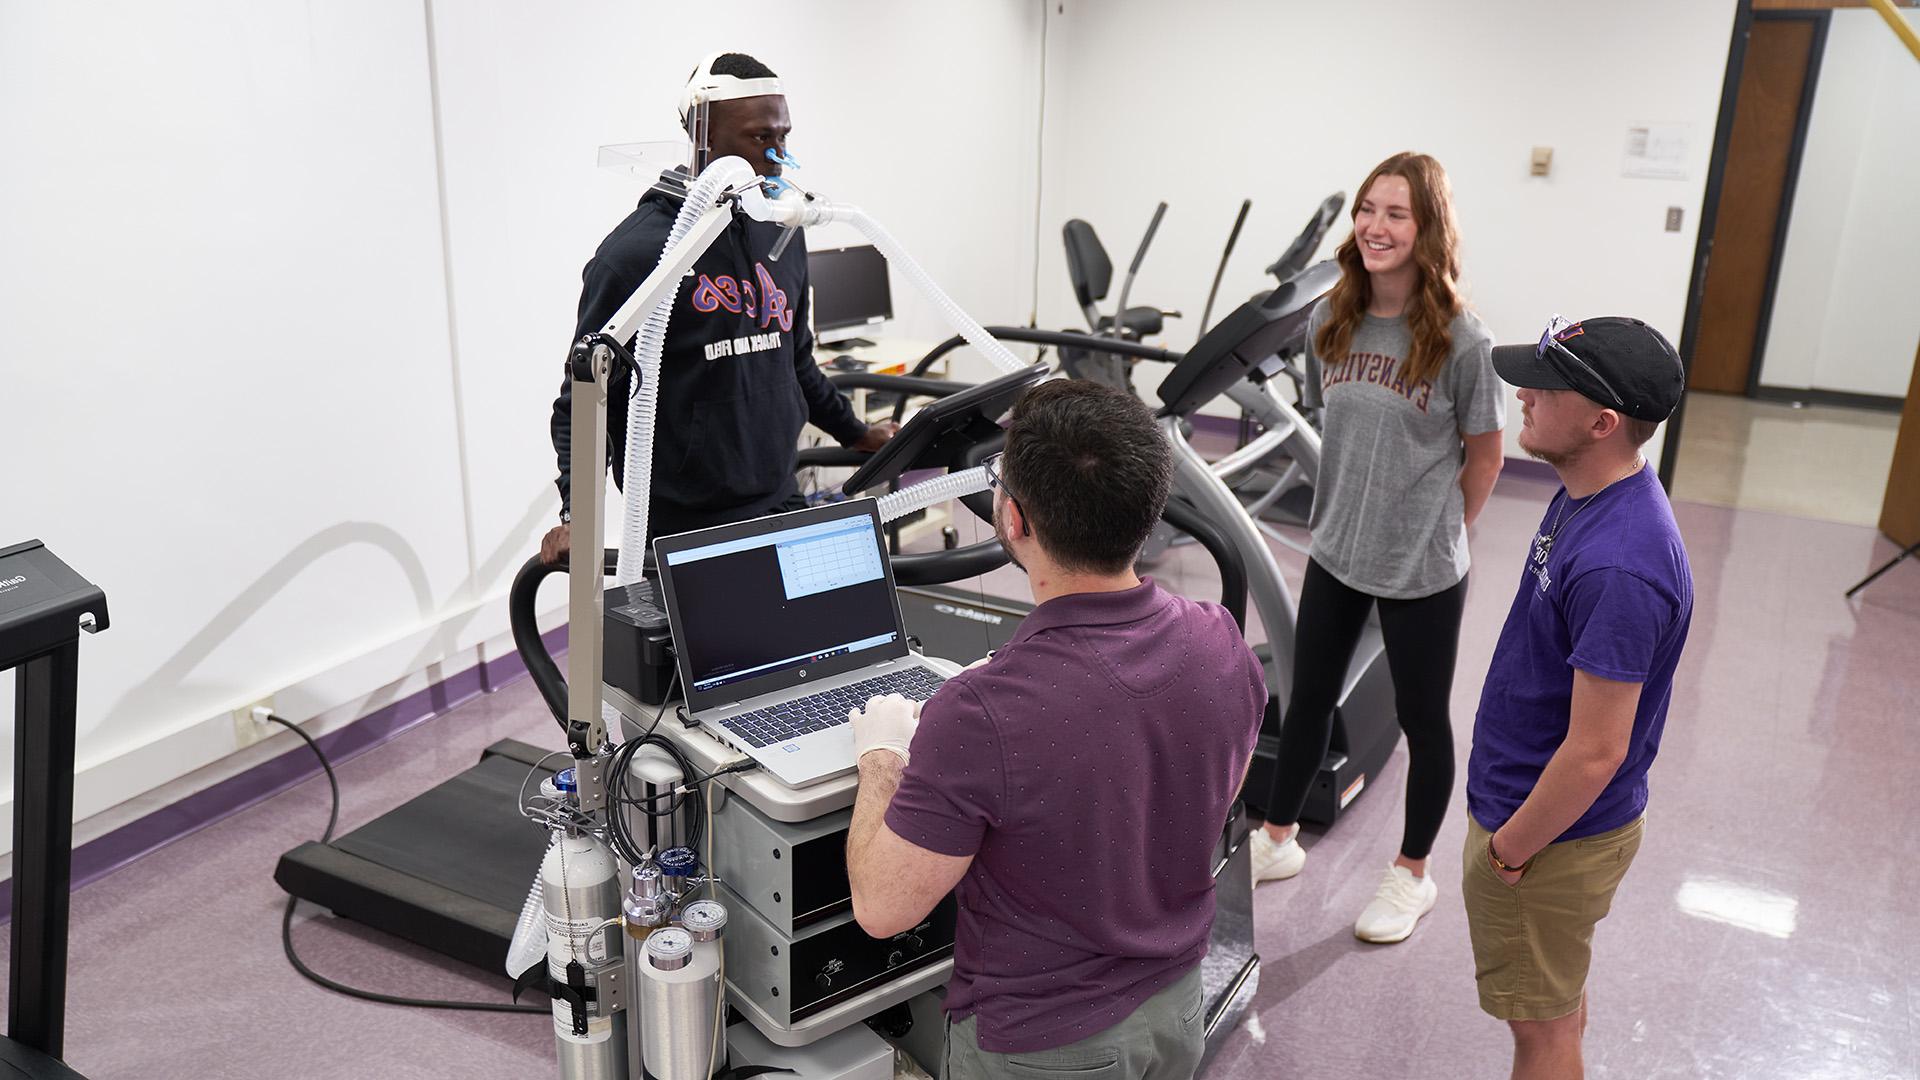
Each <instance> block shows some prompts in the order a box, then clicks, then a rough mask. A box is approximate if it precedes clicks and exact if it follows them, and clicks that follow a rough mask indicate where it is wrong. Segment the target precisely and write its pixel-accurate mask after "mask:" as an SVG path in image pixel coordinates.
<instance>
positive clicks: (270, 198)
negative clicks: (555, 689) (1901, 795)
mask: <svg viewBox="0 0 1920 1080" xmlns="http://www.w3.org/2000/svg"><path fill="white" fill-rule="evenodd" d="M793 15H794V12H793V9H792V8H791V6H790V5H775V4H772V3H762V4H744V5H738V4H737V5H734V7H732V8H730V9H729V14H728V18H727V19H725V20H724V21H723V20H706V21H705V22H704V23H700V22H696V23H692V24H686V23H683V22H680V21H675V22H673V23H672V24H671V33H667V32H663V29H664V28H666V27H668V25H669V24H667V23H664V22H663V17H662V16H661V14H660V13H658V12H654V11H652V10H651V9H648V8H645V7H644V6H643V5H633V4H616V3H612V2H602V3H598V4H593V5H565V6H554V5H546V6H528V5H523V4H511V3H506V2H504V0H502V2H495V3H490V4H485V5H476V4H464V3H463V4H446V3H441V4H434V5H431V6H430V7H429V6H428V5H427V4H425V3H415V4H394V3H381V2H373V0H362V2H359V3H336V4H324V5H317V6H315V5H305V4H299V3H294V2H292V0H260V2H249V3H240V2H229V3H218V2H214V0H203V2H200V3H195V4H172V5H165V6H164V9H163V8H159V7H154V6H152V5H141V4H132V3H119V4H108V3H96V4H85V5H59V6H54V5H38V4H31V3H28V2H26V0H0V207H4V208H5V210H4V217H0V252H5V258H4V259H0V417H3V419H0V460H4V461H5V462H7V463H8V464H9V466H10V467H9V468H8V470H7V488H8V490H7V493H6V497H5V499H4V501H0V542H11V541H13V540H16V539H23V538H26V537H30V536H37V537H40V538H42V539H44V540H45V541H46V542H47V543H48V545H49V546H50V547H51V548H53V549H54V550H55V551H56V552H57V553H59V554H60V555H61V556H62V557H64V558H65V559H67V560H68V561H69V562H70V563H71V564H72V565H73V566H75V567H76V568H77V569H79V570H80V571H81V572H82V573H84V574H86V575H87V576H88V577H90V578H91V579H92V580H94V581H95V582H97V583H99V584H100V585H101V586H102V587H104V588H105V589H106V591H107V594H108V597H109V603H110V605H111V608H112V613H113V627H112V629H111V630H110V631H109V632H107V633H106V634H103V635H100V636H98V637H95V638H89V639H88V640H87V642H86V644H85V645H84V646H83V657H82V661H81V663H82V680H81V701H80V732H81V750H80V776H79V780H78V790H77V797H76V802H77V807H76V811H77V816H79V817H83V818H84V817H86V816H88V815H91V814H94V813H96V812H99V811H102V810H104V809H106V808H109V807H112V806H114V805H115V804H117V803H121V802H123V801H125V800H129V799H132V798H134V797H136V796H138V795H139V794H140V793H141V792H144V791H148V790H151V789H153V788H155V787H158V786H161V785H165V784H167V783H169V782H170V781H174V780H176V779H177V778H180V777H184V776H187V775H188V774H190V773H191V774H193V776H195V777H196V778H199V780H200V781H202V782H211V781H212V780H214V779H217V778H218V776H217V775H213V774H212V773H211V772H210V771H209V770H208V769H207V768H203V767H205V766H208V765H209V763H219V764H221V765H225V764H229V763H231V764H234V767H236V768H237V767H238V763H241V762H244V761H250V760H254V759H256V758H257V757H258V754H257V753H253V752H251V751H250V752H249V753H248V754H243V755H238V756H233V755H234V749H235V741H236V740H235V735H234V731H233V726H232V723H231V721H230V719H229V717H228V716H227V711H228V710H230V709H233V708H236V707H239V706H242V705H244V704H246V703H248V702H251V701H253V700H256V699H259V698H262V697H266V696H269V695H272V696H273V697H274V703H275V706H276V708H277V709H278V710H279V711H280V712H282V713H283V714H285V715H288V716H290V717H291V718H294V719H306V718H308V717H314V716H322V717H323V720H322V726H326V725H328V724H337V723H340V722H344V721H346V720H350V719H352V718H353V717H354V716H357V715H359V714H360V713H362V712H364V711H366V710H367V709H368V708H373V707H377V706H378V705H379V704H383V703H384V702H385V701H387V700H390V699H392V698H393V697H394V696H397V695H399V694H401V693H404V692H406V691H408V690H410V689H412V688H417V686H418V685H419V684H420V683H421V682H422V681H424V680H425V679H427V678H431V677H433V676H434V675H436V674H449V673H451V672H452V671H455V670H458V669H459V668H461V667H465V666H468V665H469V664H470V663H472V662H473V661H474V660H477V659H479V658H481V657H484V656H486V655H489V654H494V653H497V652H498V650H500V649H502V648H504V647H510V646H504V645H503V644H502V643H501V640H500V639H501V636H502V634H503V633H504V631H505V629H506V614H505V602H504V594H505V590H506V587H507V583H508V581H509V579H510V577H511V575H512V573H513V571H514V570H515V569H516V568H517V566H518V565H519V564H520V562H521V561H523V560H524V559H525V557H526V556H527V555H528V554H530V553H532V551H533V550H534V548H535V545H536V542H537V539H538V537H539V535H540V533H541V532H542V531H544V530H545V528H546V527H547V526H548V524H549V523H550V522H551V521H552V520H553V513H554V511H555V509H556V508H557V506H558V501H557V499H556V497H555V496H554V494H553V488H552V484H551V480H552V475H553V460H552V451H551V449H550V448H549V446H548V443H547V435H546V430H547V429H546V416H547V408H548V403H549V402H550V400H551V398H552V396H553V393H554V391H555V390H556V389H557V388H558V385H559V382H558V380H559V376H560V367H559V363H560V360H561V357H562V356H563V355H564V350H565V346H566V342H567V338H568V336H569V334H570V333H571V329H572V324H573V318H574V306H575V302H576V299H577V296H578V288H579V271H580V267H581V265H582V264H583V263H584V262H585V261H586V259H587V257H588V256H589V255H590V254H591V253H592V250H593V248H594V246H595V245H596V244H597V243H598V241H599V239H600V238H601V236H603V235H604V234H605V233H606V232H607V231H608V230H609V229H611V228H612V227H613V225H614V224H615V223H617V222H618V221H619V219H620V218H621V217H622V216H623V215H624V214H625V213H626V211H627V210H628V209H630V208H631V206H632V204H633V202H634V201H635V200H636V199H637V198H638V196H639V194H640V191H641V190H642V188H643V186H644V185H643V184H642V183H641V182H640V181H637V180H633V179H630V178H622V177H617V176H614V175H613V174H609V173H605V172H601V171H599V170H597V169H596V168H595V165H594V160H595V148H596V146H598V145H600V144H602V143H611V142H621V141H630V140H633V139H637V138H644V137H649V136H659V135H668V134H671V132H672V130H673V123H674V118H673V114H672V107H671V103H672V101H673V98H674V94H675V92H676V89H677V87H678V85H679V84H680V83H681V82H682V81H683V80H684V78H685V76H686V73H687V72H688V71H689V70H691V68H692V66H693V64H694V62H695V61H696V60H697V59H698V57H699V56H700V55H701V54H702V53H704V52H706V51H709V50H711V49H716V48H721V47H729V48H741V49H744V50H746V51H750V52H755V53H757V54H759V55H761V57H762V58H763V59H764V60H766V61H767V62H768V63H770V64H771V65H772V66H774V67H775V68H776V70H779V71H780V72H781V74H782V75H783V76H785V77H786V79H787V81H788V85H789V88H790V96H791V99H792V107H793V112H794V117H795V123H796V133H795V142H794V148H795V152H796V153H797V154H798V155H799V156H800V159H801V160H802V161H803V162H804V163H806V164H807V165H808V166H809V167H808V168H807V169H805V170H803V171H802V172H801V173H800V174H799V175H798V177H797V178H798V179H800V180H801V181H802V182H803V183H808V184H810V185H811V186H817V187H819V188H821V189H824V190H826V191H827V192H829V193H831V194H833V195H835V196H837V197H841V198H845V199H850V200H853V201H858V202H862V203H864V204H865V205H866V206H867V207H868V208H869V209H870V210H872V211H873V212H874V214H875V215H876V216H877V217H879V218H880V219H881V220H882V221H885V222H886V223H887V224H888V225H889V227H890V228H891V229H892V230H893V231H894V232H895V233H896V235H898V236H899V238H900V239H901V241H902V242H903V243H905V244H906V245H907V246H908V247H909V249H911V250H913V251H914V252H915V253H916V254H917V255H918V256H919V257H920V258H921V260H922V261H923V262H924V263H926V264H927V265H928V267H929V268H930V269H931V270H932V271H933V272H934V274H935V276H936V277H938V278H939V279H940V280H941V281H942V282H943V283H945V284H946V285H947V286H948V287H949V288H950V289H951V290H952V291H953V293H954V294H955V295H956V296H957V297H958V298H959V299H960V301H961V302H962V303H963V304H965V305H966V306H968V307H969V308H972V309H975V310H980V311H1002V310H1009V309H1017V310H1021V311H1024V310H1025V308H1026V304H1027V300H1026V298H1027V297H1028V296H1029V295H1030V290H1031V262H1030V258H1029V256H1030V252H1031V244H1030V241H1029V240H1028V239H1027V238H1029V237H1030V236H1031V232H1032V214H1033V209H1032V208H1033V200H1034V185H1035V183H1036V182H1037V171H1036V167H1035V163H1034V130H1035V124H1036V123H1037V83H1036V79H1037V71H1038V66H1039V65H1038V61H1039V53H1038V49H1039V35H1038V27H1039V8H1038V6H1037V5H1035V4H1033V3H1029V2H1025V0H999V2H996V3H992V4H973V5H965V6H959V5H941V4H935V3H932V2H930V0H918V2H915V3H911V4H903V3H886V2H882V0H841V2H836V3H820V4H812V5H809V6H808V8H807V10H806V17H805V19H804V20H799V21H796V20H795V19H794V17H793ZM723 23H724V25H723ZM430 27H431V30H430ZM729 27H730V28H731V29H728V28H729ZM956 57H973V58H976V59H977V60H979V61H980V62H977V63H965V64H958V63H949V61H950V59H952V58H956ZM435 71H437V73H438V81H437V83H436V81H435V79H434V78H433V74H434V72H435ZM436 95H437V105H438V110H439V127H440V131H441V134H442V136H443V139H442V140H441V142H440V144H439V145H440V146H441V147H442V148H443V150H444V184H443V182H442V170H441V169H440V168H439V166H438V163H437V162H436V138H435V135H436V132H435V127H436V111H435V108H436ZM443 187H444V192H443V190H442V189H443ZM956 223H964V224H959V225H957V224H956ZM443 224H444V232H443ZM1010 250H1011V251H1015V252H1016V253H1017V254H1018V258H1016V259H1013V260H1010V259H1009V258H1008V257H1007V252H1008V251H1010ZM1010 266H1011V269H1009V267H1010ZM897 300H898V303H897V306H898V308H899V310H900V313H901V319H900V323H901V332H902V333H912V334H916V335H918V336H925V337H940V336H945V335H944V331H943V330H941V329H939V328H937V327H935V326H934V324H933V320H932V319H931V318H930V316H929V312H928V311H927V309H926V308H925V307H924V305H923V304H922V303H921V302H920V301H919V300H918V298H917V297H908V296H906V295H904V294H902V295H901V296H899V297H898V298H897ZM556 591H557V590H556ZM555 599H556V601H557V600H558V599H559V597H558V596H557V595H556V597H555ZM0 682H4V683H5V685H4V686H0V709H3V710H4V712H3V713H0V715H3V716H4V717H5V718H6V719H5V720H4V721H0V723H4V724H7V725H8V726H10V724H11V716H12V708H11V695H12V685H11V680H0ZM282 738H283V739H288V740H290V738H291V737H290V736H283V737H282ZM289 745H291V743H290V742H289ZM0 746H4V747H5V748H6V749H5V750H0V769H4V773H0V775H4V777H5V778H6V781H7V782H10V779H11V776H12V770H11V764H10V762H9V761H7V760H5V759H4V758H5V756H6V755H10V753H11V734H10V732H0ZM196 770H198V771H197V772H196ZM9 786H10V785H9ZM10 806H11V803H10V800H9V801H8V809H9V810H10ZM7 835H10V832H0V837H4V836H7Z"/></svg>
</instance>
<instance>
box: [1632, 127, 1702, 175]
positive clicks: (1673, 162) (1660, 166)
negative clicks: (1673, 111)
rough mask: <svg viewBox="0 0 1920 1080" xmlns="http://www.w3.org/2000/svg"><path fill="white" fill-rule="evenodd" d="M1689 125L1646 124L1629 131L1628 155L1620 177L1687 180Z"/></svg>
mask: <svg viewBox="0 0 1920 1080" xmlns="http://www.w3.org/2000/svg"><path fill="white" fill-rule="evenodd" d="M1689 135H1690V132H1689V129H1688V125H1686V124H1646V125H1644V126H1640V127H1630V128H1628V129H1627V152H1626V157H1625V159H1624V160H1623V162H1622V164H1621V166H1620V175H1622V176H1631V177H1637V178H1640V179H1645V180H1685V179H1686V178H1687V141H1688V138H1689Z"/></svg>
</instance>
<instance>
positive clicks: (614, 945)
mask: <svg viewBox="0 0 1920 1080" xmlns="http://www.w3.org/2000/svg"><path fill="white" fill-rule="evenodd" d="M540 903H541V906H542V908H543V909H544V911H545V913H546V922H547V974H548V975H549V976H550V977H551V978H552V979H553V981H554V983H555V984H556V985H555V987H554V997H553V1031H554V1040H555V1050H556V1052H557V1053H558V1056H559V1059H560V1076H561V1078H562V1080H627V1040H626V1035H625V1030H624V1022H625V1019H626V1017H625V1015H624V1013H621V1012H616V1011H614V1010H613V1009H611V1008H609V1007H608V1005H607V1004H606V1002H604V1001H601V1000H599V998H598V991H599V989H600V984H601V978H600V976H601V973H602V972H603V971H604V970H605V969H606V967H607V966H608V965H609V964H611V963H613V962H615V961H617V960H619V959H620V957H621V944H620V941H621V938H620V928H619V925H618V923H617V922H615V923H609V920H615V919H617V918H618V917H619V915H620V881H619V874H618V865H617V864H616V862H615V861H614V857H613V852H612V851H610V850H608V848H607V846H606V845H605V844H603V843H601V842H600V841H599V840H598V839H596V838H595V837H593V836H592V835H590V834H586V833H577V834H576V833H573V832H571V831H568V832H565V833H563V834H562V835H561V836H560V837H559V838H558V839H557V840H556V841H555V843H554V844H553V846H552V847H550V848H548V849H547V855H546V858H545V859H544V860H542V861H541V863H540ZM569 991H572V993H569ZM583 994H586V995H590V996H592V997H593V1000H590V1001H584V1002H578V1003H577V1002H576V1001H574V1000H570V998H573V997H575V996H577V995H583Z"/></svg>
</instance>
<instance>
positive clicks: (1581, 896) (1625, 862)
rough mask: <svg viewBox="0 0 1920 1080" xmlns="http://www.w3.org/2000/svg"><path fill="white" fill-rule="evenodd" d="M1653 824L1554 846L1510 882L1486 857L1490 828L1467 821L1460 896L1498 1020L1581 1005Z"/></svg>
mask: <svg viewBox="0 0 1920 1080" xmlns="http://www.w3.org/2000/svg"><path fill="white" fill-rule="evenodd" d="M1645 826H1646V818H1644V817H1641V818H1637V819H1635V820H1634V821H1632V822H1629V823H1628V824H1626V825H1622V826H1621V827H1619V828H1617V829H1614V830H1613V831H1612V832H1604V833H1601V834H1599V835H1598V836H1589V837H1586V838H1585V839H1581V840H1568V841H1564V842H1562V843H1558V844H1548V845H1547V848H1546V850H1545V851H1542V852H1540V853H1539V854H1538V855H1535V856H1534V857H1533V860H1532V862H1530V863H1528V865H1527V872H1526V873H1525V874H1524V875H1522V876H1521V878H1520V883H1519V884H1517V885H1508V884H1507V883H1506V882H1504V881H1502V880H1500V875H1499V874H1497V873H1495V872H1494V869H1493V865H1492V864H1491V863H1489V862H1488V861H1487V841H1488V839H1489V834H1488V833H1487V830H1485V829H1483V828H1481V827H1480V823H1479V822H1477V821H1475V820H1473V817H1472V815H1468V817H1467V846H1466V851H1465V853H1464V859H1465V865H1464V866H1463V867H1462V868H1461V871H1460V895H1461V897H1462V898H1463V899H1464V900H1465V901H1466V905H1467V929H1468V930H1469V932H1470V933H1471V934H1472V936H1473V976H1474V981H1475V982H1477V983H1478V984H1479V986H1480V1007H1481V1008H1482V1009H1485V1010H1486V1011H1487V1012H1488V1014H1490V1015H1492V1016H1493V1017H1494V1018H1495V1019H1499V1020H1555V1019H1558V1018H1560V1017H1562V1016H1566V1015H1568V1014H1569V1013H1571V1012H1573V1011H1574V1010H1576V1009H1578V1008H1579V1007H1580V1002H1581V1000H1582V999H1583V997H1584V995H1585V993H1586V986H1587V967H1588V964H1589V963H1590V962H1591V961H1592V959H1593V928H1594V927H1595V926H1596V925H1598V924H1599V922H1600V920H1601V919H1604V918H1606V917H1607V912H1608V910H1610V909H1611V908H1612V907H1613V891H1614V889H1616V888H1618V887H1619V885H1620V879H1621V878H1623V877H1625V876H1626V873H1627V867H1628V866H1630V865H1632V863H1633V856H1634V853H1636V852H1638V851H1639V850H1640V835H1641V833H1642V832H1644V831H1645Z"/></svg>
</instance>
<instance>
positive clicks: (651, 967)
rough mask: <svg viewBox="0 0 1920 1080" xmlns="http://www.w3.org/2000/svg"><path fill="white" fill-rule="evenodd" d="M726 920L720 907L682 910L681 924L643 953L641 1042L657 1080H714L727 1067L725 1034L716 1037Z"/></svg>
mask: <svg viewBox="0 0 1920 1080" xmlns="http://www.w3.org/2000/svg"><path fill="white" fill-rule="evenodd" d="M716 913H717V914H716ZM690 914H691V915H692V916H693V927H694V929H692V930H690V929H689V927H688V916H689V915H690ZM726 917H727V916H726V909H725V908H724V907H721V906H720V905H719V904H717V903H714V902H713V901H711V900H698V901H695V902H693V903H691V904H688V905H687V907H686V909H684V910H683V911H682V914H681V924H680V925H678V926H669V927H667V928H666V929H664V930H656V931H654V932H653V933H652V934H651V935H649V936H648V938H647V942H646V945H645V947H644V948H642V949H641V951H640V974H639V977H638V978H637V979H636V980H635V982H636V983H637V985H638V989H639V991H640V1009H639V1012H640V1018H639V1019H640V1025H641V1035H640V1042H641V1045H642V1046H643V1047H644V1048H645V1053H644V1058H643V1060H644V1063H645V1066H646V1071H647V1075H648V1076H649V1077H652V1078H653V1080H710V1078H711V1077H712V1076H713V1075H714V1073H716V1072H717V1071H719V1069H720V1067H721V1066H722V1065H724V1064H725V1063H726V1033H725V1032H721V1033H719V1034H718V1036H717V1037H716V1035H715V1028H716V1026H717V1024H718V1023H719V1016H720V1009H721V1007H722V1006H721V998H720V994H721V972H720V943H719V933H720V929H721V928H722V927H724V926H725V925H726ZM696 935H698V936H701V937H703V938H705V940H702V941H696V940H694V939H695V937H696Z"/></svg>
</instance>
